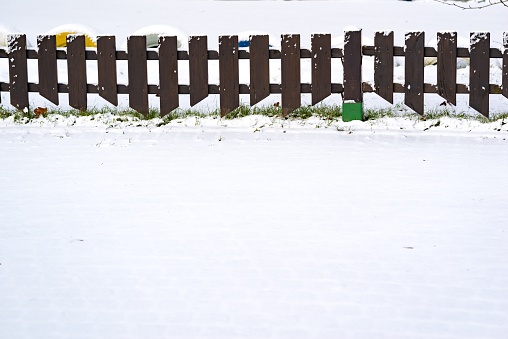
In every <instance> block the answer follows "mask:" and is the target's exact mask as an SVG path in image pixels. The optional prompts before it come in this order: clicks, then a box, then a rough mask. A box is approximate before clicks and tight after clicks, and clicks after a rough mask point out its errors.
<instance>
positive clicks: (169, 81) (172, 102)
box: [159, 36, 179, 116]
mask: <svg viewBox="0 0 508 339" xmlns="http://www.w3.org/2000/svg"><path fill="white" fill-rule="evenodd" d="M159 97H160V111H161V116H164V115H166V114H168V113H170V112H171V111H173V110H174V109H176V108H178V106H179V98H178V42H177V37H176V36H161V37H159Z"/></svg>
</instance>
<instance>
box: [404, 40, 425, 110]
mask: <svg viewBox="0 0 508 339" xmlns="http://www.w3.org/2000/svg"><path fill="white" fill-rule="evenodd" d="M424 47H425V33H424V32H412V33H407V34H406V56H405V84H404V87H405V97H404V103H405V104H406V105H407V106H408V107H409V108H411V109H412V110H414V111H415V112H416V113H418V114H420V115H423V113H424V95H423V94H424V88H423V84H424V81H423V75H424V74H423V72H424V71H423V68H424V53H423V52H424Z"/></svg>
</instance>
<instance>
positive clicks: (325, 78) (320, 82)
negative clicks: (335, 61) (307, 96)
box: [311, 34, 332, 105]
mask: <svg viewBox="0 0 508 339" xmlns="http://www.w3.org/2000/svg"><path fill="white" fill-rule="evenodd" d="M331 52H332V36H331V34H313V35H312V53H311V54H312V105H315V104H317V103H318V102H320V101H322V100H323V99H326V98H327V97H329V96H330V95H331V94H332V55H331Z"/></svg>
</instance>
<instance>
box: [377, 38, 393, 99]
mask: <svg viewBox="0 0 508 339" xmlns="http://www.w3.org/2000/svg"><path fill="white" fill-rule="evenodd" d="M393 45H394V35H393V32H376V35H375V36H374V49H375V51H374V53H375V54H374V88H375V91H376V93H377V95H379V96H380V97H381V98H383V99H385V100H386V101H388V102H389V103H390V104H393Z"/></svg>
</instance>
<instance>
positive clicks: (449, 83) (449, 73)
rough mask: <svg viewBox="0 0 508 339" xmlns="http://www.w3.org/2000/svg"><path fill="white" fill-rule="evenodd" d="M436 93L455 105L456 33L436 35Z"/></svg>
mask: <svg viewBox="0 0 508 339" xmlns="http://www.w3.org/2000/svg"><path fill="white" fill-rule="evenodd" d="M437 91H438V94H439V95H440V96H441V97H443V99H445V100H446V101H447V102H449V103H451V104H453V105H457V33H456V32H446V33H441V32H440V33H438V34H437Z"/></svg>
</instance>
